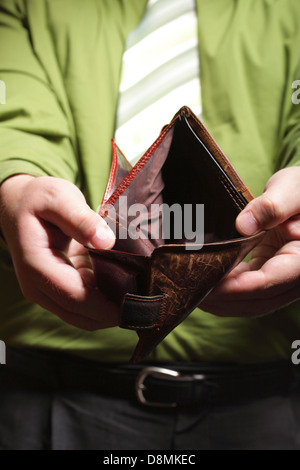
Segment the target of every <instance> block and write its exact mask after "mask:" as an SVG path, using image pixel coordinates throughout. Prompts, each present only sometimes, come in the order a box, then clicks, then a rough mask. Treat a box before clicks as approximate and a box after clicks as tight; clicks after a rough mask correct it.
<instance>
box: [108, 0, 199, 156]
mask: <svg viewBox="0 0 300 470" xmlns="http://www.w3.org/2000/svg"><path fill="white" fill-rule="evenodd" d="M197 37H198V35H197V15H196V7H195V0H149V2H148V5H147V8H146V12H145V15H144V17H143V19H142V21H141V23H140V24H139V25H138V27H137V28H136V29H135V30H134V31H133V32H131V33H130V35H129V36H128V38H127V41H126V48H125V52H124V55H123V65H122V75H121V82H120V95H119V103H118V110H117V122H116V133H115V141H116V143H117V144H118V146H119V147H120V149H121V150H122V151H123V152H124V154H125V155H126V157H127V158H128V160H130V161H131V162H135V161H136V160H137V159H138V158H139V157H140V156H141V155H142V154H143V153H144V152H145V151H146V150H147V148H148V147H149V146H150V145H151V144H152V143H153V141H154V139H155V138H156V137H157V136H158V134H159V132H160V130H161V128H162V126H163V125H164V124H167V123H168V122H169V121H170V119H171V118H172V117H173V115H174V114H175V113H176V112H177V111H178V109H179V108H180V107H181V106H183V105H187V106H189V107H190V108H191V109H192V110H193V112H194V113H195V114H197V115H198V116H199V117H200V116H201V112H202V107H201V89H200V79H199V74H200V67H199V54H198V39H197Z"/></svg>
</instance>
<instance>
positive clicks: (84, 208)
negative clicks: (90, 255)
mask: <svg viewBox="0 0 300 470" xmlns="http://www.w3.org/2000/svg"><path fill="white" fill-rule="evenodd" d="M45 178H47V184H44V185H42V181H41V180H42V179H43V177H41V178H37V179H36V180H34V181H32V182H31V185H32V188H31V195H32V194H33V193H34V191H33V189H34V188H33V186H34V185H38V186H39V191H36V194H37V196H36V200H35V201H34V204H32V206H33V207H34V212H35V215H36V216H38V217H41V218H42V219H45V220H47V221H48V222H51V223H52V224H54V225H56V226H57V227H59V228H60V229H61V230H62V232H63V233H64V234H66V235H68V236H69V237H71V238H74V239H75V240H77V241H78V242H79V243H81V244H83V245H87V246H89V247H93V248H98V249H108V248H111V247H112V246H113V245H114V242H115V236H114V233H113V232H112V230H111V229H110V228H109V227H108V225H107V224H106V222H105V221H104V219H103V218H102V217H100V215H99V214H97V213H96V212H94V211H93V210H92V209H91V208H90V207H89V206H88V205H87V203H86V201H85V198H84V196H83V194H82V193H81V191H80V190H79V189H78V188H77V187H76V186H75V185H73V184H72V183H70V182H68V181H63V180H58V179H57V178H49V177H45ZM41 189H42V191H41Z"/></svg>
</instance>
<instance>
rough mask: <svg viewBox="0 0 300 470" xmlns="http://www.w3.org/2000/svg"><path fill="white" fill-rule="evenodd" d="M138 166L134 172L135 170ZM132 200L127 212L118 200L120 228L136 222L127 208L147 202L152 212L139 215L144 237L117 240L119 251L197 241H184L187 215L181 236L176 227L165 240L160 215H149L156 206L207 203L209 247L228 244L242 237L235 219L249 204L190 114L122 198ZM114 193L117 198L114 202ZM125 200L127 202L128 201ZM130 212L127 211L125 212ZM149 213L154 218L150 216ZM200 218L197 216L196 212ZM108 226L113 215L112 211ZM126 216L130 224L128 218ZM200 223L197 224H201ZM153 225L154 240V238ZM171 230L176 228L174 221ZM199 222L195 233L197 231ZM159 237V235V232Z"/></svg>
mask: <svg viewBox="0 0 300 470" xmlns="http://www.w3.org/2000/svg"><path fill="white" fill-rule="evenodd" d="M134 169H135V167H134V168H133V170H132V171H134ZM121 195H122V196H125V199H126V201H127V209H126V208H124V206H123V207H122V205H121V204H120V199H119V198H117V200H116V201H115V202H114V210H115V212H116V213H117V216H116V217H117V224H119V227H118V228H119V229H120V227H121V226H122V227H125V226H126V224H127V226H128V225H130V222H132V221H133V219H134V218H136V216H137V215H136V213H135V214H133V215H132V214H131V215H130V212H129V211H128V208H129V207H130V206H132V204H143V206H146V207H147V208H149V211H148V213H147V214H146V215H145V216H144V215H142V214H139V220H140V224H139V225H138V229H139V228H141V229H142V231H143V232H144V233H145V234H146V236H145V238H144V239H143V238H141V239H139V240H132V239H131V237H128V239H127V240H124V239H121V240H120V239H118V238H120V237H118V236H117V242H116V245H115V247H114V249H115V250H120V251H126V252H129V253H136V254H146V255H150V254H151V252H152V251H153V249H154V248H155V247H157V246H160V245H168V244H183V243H190V242H193V241H192V240H190V239H187V238H186V237H185V230H184V226H183V224H184V217H182V230H181V234H182V236H181V237H178V235H177V234H176V233H175V230H172V229H171V233H169V237H168V239H164V238H163V234H162V230H161V225H162V223H161V222H162V219H161V214H160V213H159V212H157V216H155V213H153V211H152V212H151V211H150V207H151V208H152V207H153V206H152V205H153V204H154V205H161V204H163V203H164V204H167V205H168V206H169V207H170V206H172V205H173V204H179V205H180V207H181V208H183V210H184V207H185V205H186V204H188V205H191V206H192V207H193V208H195V207H196V204H203V205H204V243H215V242H223V241H228V240H234V239H237V238H241V235H240V234H239V233H238V232H237V230H236V229H235V219H236V217H237V215H238V214H239V212H241V210H242V209H243V208H244V207H245V205H246V203H247V201H245V200H243V198H242V195H241V194H240V193H239V192H238V191H236V189H235V187H234V185H233V183H232V181H231V180H230V178H229V177H228V176H227V174H226V173H225V172H224V171H223V169H222V168H221V167H220V165H219V164H218V162H217V160H216V159H215V158H214V157H213V155H212V152H210V151H209V150H208V149H207V147H206V146H205V145H204V143H203V142H202V141H201V139H200V136H198V135H197V133H196V132H195V129H194V128H192V127H191V126H190V124H189V122H188V119H187V118H186V116H179V117H178V118H177V119H176V120H175V122H174V123H173V126H172V127H171V128H170V129H169V131H168V133H167V135H166V137H165V138H164V139H163V140H162V142H160V145H159V146H158V147H157V148H156V150H155V151H154V153H153V155H152V156H151V158H150V159H149V160H148V161H147V162H146V163H145V165H144V166H143V167H142V168H140V169H139V171H138V172H137V174H136V175H135V176H134V178H132V181H131V183H130V185H129V186H128V187H127V188H126V189H125V191H124V192H123V193H122V194H121ZM113 197H114V195H113V196H112V198H113ZM123 201H124V199H123ZM126 210H127V213H126V214H125V212H126ZM149 214H150V215H151V217H152V219H150V218H149ZM193 214H194V215H195V213H194V212H193ZM107 216H108V219H107V221H108V223H109V218H110V214H109V211H108V212H107ZM124 218H125V219H126V220H124ZM196 225H197V224H196ZM153 227H156V229H155V230H154V232H155V237H153ZM171 227H173V225H172V223H171ZM195 228H196V226H195V223H194V224H193V226H191V229H195ZM158 232H159V236H158V237H157V233H158Z"/></svg>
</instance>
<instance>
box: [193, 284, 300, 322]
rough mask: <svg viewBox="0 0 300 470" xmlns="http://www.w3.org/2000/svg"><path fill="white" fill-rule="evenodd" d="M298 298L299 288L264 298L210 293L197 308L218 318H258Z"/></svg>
mask: <svg viewBox="0 0 300 470" xmlns="http://www.w3.org/2000/svg"><path fill="white" fill-rule="evenodd" d="M298 297H299V286H296V287H292V288H291V289H288V290H287V291H286V292H284V293H283V294H282V293H280V294H278V295H273V296H272V298H271V299H265V298H259V299H257V298H253V297H251V298H235V297H230V298H229V297H228V296H227V295H222V294H216V293H214V292H212V293H211V294H210V295H209V296H207V297H206V298H205V299H204V301H203V302H201V304H200V305H199V307H200V308H201V309H202V310H204V311H205V312H209V313H211V314H213V315H216V316H219V317H249V318H258V317H261V316H264V315H268V314H270V313H273V312H276V311H278V310H279V309H281V308H284V307H286V306H287V305H289V304H291V303H293V302H294V301H295V300H296V299H297V298H298Z"/></svg>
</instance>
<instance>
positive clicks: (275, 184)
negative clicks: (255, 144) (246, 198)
mask: <svg viewBox="0 0 300 470" xmlns="http://www.w3.org/2000/svg"><path fill="white" fill-rule="evenodd" d="M299 182H300V168H297V167H295V168H287V169H284V170H281V171H279V172H278V173H276V174H275V175H274V176H273V177H272V178H271V179H270V180H269V182H268V183H267V185H266V190H265V192H264V194H263V195H262V196H260V197H258V198H256V199H254V200H253V201H251V202H250V203H249V204H248V205H247V207H246V208H245V209H244V211H243V212H241V214H239V216H238V217H237V220H236V227H237V230H238V231H239V232H240V233H241V234H242V235H252V234H254V233H256V232H257V231H259V230H262V229H270V228H273V227H276V226H278V225H280V224H282V223H283V222H285V221H286V220H288V219H289V218H290V217H292V216H294V215H296V214H298V213H299V212H300V184H299Z"/></svg>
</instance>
